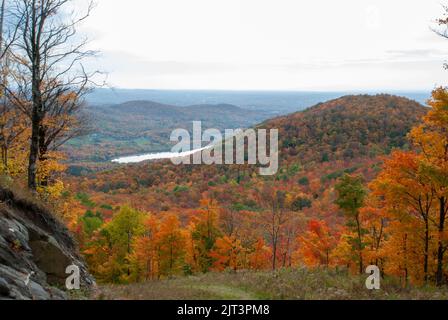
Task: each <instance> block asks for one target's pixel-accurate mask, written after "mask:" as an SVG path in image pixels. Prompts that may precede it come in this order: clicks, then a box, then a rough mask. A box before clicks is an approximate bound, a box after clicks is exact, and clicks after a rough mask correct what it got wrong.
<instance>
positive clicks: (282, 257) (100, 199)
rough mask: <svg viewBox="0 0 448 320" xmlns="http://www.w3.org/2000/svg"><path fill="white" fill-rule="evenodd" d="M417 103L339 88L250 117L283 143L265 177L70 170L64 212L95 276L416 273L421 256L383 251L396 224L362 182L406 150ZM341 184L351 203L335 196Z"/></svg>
mask: <svg viewBox="0 0 448 320" xmlns="http://www.w3.org/2000/svg"><path fill="white" fill-rule="evenodd" d="M428 110H429V109H428V108H425V107H423V106H421V105H419V104H418V103H415V102H413V101H411V100H408V99H405V98H400V97H395V96H388V95H378V96H347V97H343V98H340V99H337V100H333V101H329V102H327V103H322V104H320V105H317V106H315V107H312V108H310V109H308V110H305V111H303V112H299V113H296V114H293V115H289V116H286V117H281V118H277V119H274V120H272V121H268V122H266V123H264V124H262V125H260V127H264V128H279V132H280V137H281V138H280V145H281V146H282V147H281V151H280V157H281V165H280V170H279V172H278V174H277V175H275V176H272V177H261V176H259V175H258V174H257V170H256V167H255V166H248V165H245V166H205V165H203V166H200V165H199V166H198V165H189V166H175V165H173V164H171V163H170V162H165V161H158V162H148V163H143V164H137V165H128V166H121V167H118V168H115V169H112V170H109V171H106V172H101V173H96V174H92V175H90V176H85V177H81V178H70V179H69V180H68V181H69V184H70V190H71V192H70V193H67V194H66V195H65V196H66V197H67V202H68V203H69V208H70V209H71V210H68V213H69V216H68V217H67V219H68V221H69V224H70V225H71V228H72V230H74V231H75V232H76V233H77V234H78V236H79V239H80V241H81V244H82V248H83V250H84V253H85V255H86V258H87V260H88V261H89V263H90V265H91V267H92V269H93V270H95V271H94V272H95V274H96V276H97V278H98V279H100V280H101V281H105V282H115V283H117V282H118V283H120V282H134V281H141V280H145V279H160V278H167V277H168V278H169V277H171V276H173V275H182V274H184V275H185V274H187V275H188V274H191V273H196V272H206V271H223V270H225V269H231V270H235V271H236V270H241V269H244V270H247V269H254V270H264V269H279V268H288V267H295V266H303V265H305V266H308V267H310V268H313V267H327V268H331V267H335V266H341V267H343V266H345V267H347V266H349V269H350V270H351V271H352V272H354V273H356V272H358V273H359V272H360V271H361V268H362V267H363V266H365V265H367V264H379V265H381V267H382V268H383V269H382V270H383V271H384V272H385V274H387V275H391V276H392V275H394V276H397V277H399V278H401V280H402V281H403V283H407V282H408V281H412V282H413V283H422V281H423V278H422V277H424V276H423V275H422V274H424V272H426V273H427V274H428V276H429V269H426V271H424V269H423V266H422V265H420V264H419V263H417V262H416V261H418V259H420V258H421V257H420V258H417V256H416V257H415V259H416V260H413V261H412V262H409V264H410V265H412V266H413V268H414V269H413V270H412V273H411V271H410V270H406V273H404V271H403V270H404V269H403V268H404V267H403V266H402V265H401V264H400V263H399V262H397V261H396V260H395V258H393V256H391V252H395V251H396V250H398V249H397V247H396V246H397V245H399V243H395V242H392V241H396V239H395V238H393V237H392V236H390V234H389V233H390V232H392V231H395V229H393V228H396V227H397V226H396V225H395V224H394V223H395V222H394V223H393V222H392V221H394V220H393V219H392V217H390V216H389V214H391V212H390V211H388V210H387V209H386V208H385V207H383V205H379V204H378V203H379V202H381V201H380V199H383V196H381V197H380V198H378V199H376V198H375V197H374V196H373V195H374V194H375V192H377V191H373V190H375V189H374V186H376V185H377V184H378V183H379V182H377V181H378V178H377V177H378V174H380V173H381V172H382V167H383V165H384V164H383V161H384V159H388V157H389V154H391V152H392V153H393V154H394V155H396V154H397V153H396V152H398V150H413V149H414V146H413V144H412V140H410V139H409V137H408V134H409V133H410V132H411V129H412V128H413V127H416V126H418V125H419V124H420V123H421V121H422V118H423V116H424V115H425V114H426V113H427V112H428ZM403 115H404V116H403ZM368 150H370V152H368ZM373 150H374V151H375V152H373ZM400 152H401V151H400ZM405 152H411V151H405ZM386 163H388V162H386ZM372 181H374V182H372ZM370 182H372V183H371V184H370V185H369V186H371V188H372V191H369V190H368V188H367V185H368V183H370ZM347 188H348V190H351V191H350V193H349V196H351V194H352V193H353V194H354V196H357V197H359V206H358V207H356V208H352V207H351V206H350V203H351V202H350V201H348V202H347V201H346V200H344V196H345V192H346V191H345V190H347ZM378 201H379V202H378ZM73 208H77V209H76V210H73ZM415 219H417V218H415ZM411 220H412V219H411ZM131 221H132V222H131ZM414 223H417V224H418V219H417V220H416V221H414ZM414 227H415V226H414ZM123 228H124V229H123ZM129 228H130V229H129ZM125 230H128V231H125ZM145 230H146V231H145ZM431 230H432V228H431ZM358 231H359V232H358ZM386 231H387V232H386ZM128 232H130V233H128ZM148 232H149V233H148ZM431 232H432V231H431ZM120 234H121V235H122V236H124V235H125V234H132V237H130V238H121V236H120ZM117 237H118V238H117ZM126 239H127V240H126ZM417 239H418V236H417V238H416V239H415V240H414V241H417ZM433 239H435V238H433ZM432 241H435V240H432ZM108 243H109V245H108ZM111 243H112V244H113V245H111ZM433 243H434V242H433ZM434 244H435V243H434ZM410 245H411V244H408V246H410ZM415 245H417V246H419V245H420V243H419V242H418V241H417V242H416V243H415ZM120 248H121V249H120ZM389 250H392V251H389ZM431 254H432V253H431ZM428 255H429V252H428ZM390 257H392V258H390ZM431 261H432V262H433V263H436V261H437V259H436V258H434V260H431ZM428 263H429V262H428ZM433 263H432V264H431V265H432V267H431V268H434V267H435V264H433ZM428 268H429V267H428ZM363 271H364V270H362V272H363ZM428 281H429V278H428Z"/></svg>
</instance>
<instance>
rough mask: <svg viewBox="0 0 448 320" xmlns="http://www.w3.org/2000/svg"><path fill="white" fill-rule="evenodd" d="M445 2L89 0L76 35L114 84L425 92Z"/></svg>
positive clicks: (442, 50) (433, 75)
mask: <svg viewBox="0 0 448 320" xmlns="http://www.w3.org/2000/svg"><path fill="white" fill-rule="evenodd" d="M78 1H83V0H78ZM443 1H444V0H375V1H365V0H338V1H334V0H312V1H311V0H309V1H305V0H303V1H302V0H126V1H123V0H96V2H97V7H96V9H95V10H94V12H93V14H92V16H91V18H89V19H88V20H87V21H86V22H85V23H84V24H83V27H82V28H81V31H82V32H84V33H87V34H88V36H89V38H90V39H91V47H92V48H93V49H99V50H101V52H102V53H101V56H100V57H99V58H97V60H96V62H95V63H96V64H97V66H98V68H100V69H102V70H103V71H106V72H107V73H108V83H109V84H110V85H111V86H115V87H122V88H149V89H236V90H247V89H255V90H336V91H337V90H360V91H363V90H428V89H431V88H433V87H434V86H436V85H447V84H448V71H445V70H443V68H442V65H443V63H444V62H445V61H447V60H448V39H447V40H445V39H442V38H440V37H438V36H436V35H435V34H433V33H432V32H431V30H430V26H431V23H432V21H433V20H434V19H435V18H438V17H440V16H441V15H442V4H443Z"/></svg>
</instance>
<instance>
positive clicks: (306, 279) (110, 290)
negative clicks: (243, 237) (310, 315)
mask: <svg viewBox="0 0 448 320" xmlns="http://www.w3.org/2000/svg"><path fill="white" fill-rule="evenodd" d="M366 277H367V276H366ZM366 277H356V276H348V275H347V274H346V272H343V271H339V272H338V271H327V270H313V271H310V270H306V269H297V270H281V271H277V272H239V273H236V274H235V273H209V274H204V275H198V276H191V277H187V278H178V279H173V280H162V281H151V282H146V283H141V284H134V285H106V286H102V287H100V289H99V291H98V292H97V293H96V294H95V296H94V297H93V298H94V299H107V300H121V299H129V300H263V299H266V300H370V299H376V300H442V299H443V300H446V299H448V288H442V289H437V288H402V287H401V286H400V285H399V284H398V283H397V282H396V281H393V280H383V281H382V288H381V290H378V291H370V290H367V289H366V287H365V280H366Z"/></svg>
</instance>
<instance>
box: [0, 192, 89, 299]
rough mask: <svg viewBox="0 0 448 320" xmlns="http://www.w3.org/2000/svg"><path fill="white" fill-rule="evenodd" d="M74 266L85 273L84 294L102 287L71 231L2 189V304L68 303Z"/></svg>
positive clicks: (0, 229) (0, 264) (49, 214)
mask: <svg viewBox="0 0 448 320" xmlns="http://www.w3.org/2000/svg"><path fill="white" fill-rule="evenodd" d="M70 265H76V266H78V267H79V269H80V281H81V289H82V290H85V291H89V290H91V289H93V288H94V287H95V286H96V285H95V280H94V279H93V277H92V276H91V275H90V274H89V272H88V270H87V267H86V265H85V262H84V261H83V259H82V258H81V257H80V255H79V253H78V251H77V246H76V243H75V241H74V240H73V238H72V237H71V235H70V232H69V231H68V230H67V229H66V227H65V226H64V225H63V224H62V223H60V222H59V221H58V220H57V219H56V218H55V217H54V215H53V214H52V213H51V212H49V211H48V210H47V209H46V208H43V207H42V206H40V205H37V204H35V203H33V202H31V201H28V200H25V199H20V198H18V197H16V196H15V195H14V194H13V193H12V192H11V191H10V190H7V189H4V188H2V187H0V300H1V299H13V300H50V299H57V300H61V299H67V297H68V296H67V293H66V292H64V290H65V282H66V278H67V277H68V276H69V274H66V273H65V270H66V268H67V267H68V266H70Z"/></svg>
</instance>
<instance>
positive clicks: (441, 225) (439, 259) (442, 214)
mask: <svg viewBox="0 0 448 320" xmlns="http://www.w3.org/2000/svg"><path fill="white" fill-rule="evenodd" d="M439 200H440V213H439V239H438V240H439V241H438V249H437V274H436V284H437V286H438V287H441V286H442V285H443V256H444V254H445V250H446V248H445V246H444V243H443V238H442V237H443V233H444V231H445V218H446V208H445V207H446V199H445V197H441V198H440V199H439Z"/></svg>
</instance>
